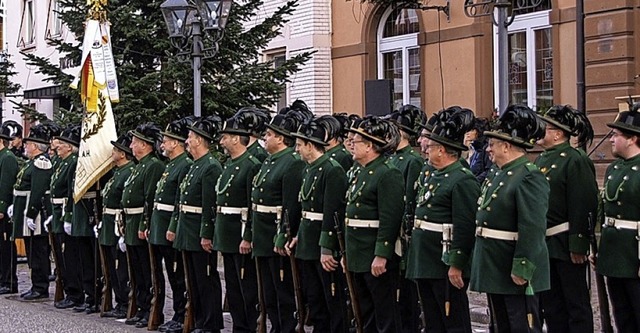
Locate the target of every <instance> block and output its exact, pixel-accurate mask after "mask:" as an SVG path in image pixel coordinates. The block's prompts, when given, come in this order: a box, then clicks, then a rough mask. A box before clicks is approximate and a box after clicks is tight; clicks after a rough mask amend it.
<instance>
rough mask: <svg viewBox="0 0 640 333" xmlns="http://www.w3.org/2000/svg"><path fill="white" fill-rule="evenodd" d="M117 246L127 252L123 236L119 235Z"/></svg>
mask: <svg viewBox="0 0 640 333" xmlns="http://www.w3.org/2000/svg"><path fill="white" fill-rule="evenodd" d="M118 248H119V249H120V251H122V252H127V244H125V243H124V237H120V239H118Z"/></svg>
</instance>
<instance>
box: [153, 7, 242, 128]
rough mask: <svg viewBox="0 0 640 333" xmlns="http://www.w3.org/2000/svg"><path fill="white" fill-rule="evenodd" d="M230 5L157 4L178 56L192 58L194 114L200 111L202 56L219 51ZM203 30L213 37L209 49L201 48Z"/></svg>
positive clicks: (211, 54)
mask: <svg viewBox="0 0 640 333" xmlns="http://www.w3.org/2000/svg"><path fill="white" fill-rule="evenodd" d="M232 4H233V0H166V1H165V2H163V3H162V4H161V5H160V10H161V11H162V16H163V17H164V21H165V23H166V25H167V31H168V32H169V39H170V40H171V44H172V45H173V46H174V47H175V48H177V49H178V50H180V52H179V53H178V57H179V58H180V59H188V57H189V56H190V57H191V60H192V66H193V114H194V115H195V116H196V117H200V116H201V114H202V112H201V102H202V97H201V92H200V84H201V82H200V70H201V67H202V59H203V58H205V59H206V58H211V57H213V56H214V55H215V54H216V53H218V41H219V40H220V39H221V38H222V36H223V32H224V28H225V26H226V24H227V20H228V18H229V12H230V11H231V5H232ZM203 31H204V34H207V35H210V36H212V37H213V45H212V47H211V48H205V47H204V44H203V40H202V37H203ZM189 43H191V48H190V49H189V48H188V47H189Z"/></svg>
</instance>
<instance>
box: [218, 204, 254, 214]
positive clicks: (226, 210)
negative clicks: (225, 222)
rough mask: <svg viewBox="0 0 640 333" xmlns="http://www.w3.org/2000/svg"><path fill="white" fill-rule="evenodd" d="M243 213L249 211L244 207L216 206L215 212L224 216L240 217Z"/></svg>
mask: <svg viewBox="0 0 640 333" xmlns="http://www.w3.org/2000/svg"><path fill="white" fill-rule="evenodd" d="M243 211H249V209H248V208H246V207H223V206H218V208H217V212H218V213H219V214H224V215H241V214H242V212H243Z"/></svg>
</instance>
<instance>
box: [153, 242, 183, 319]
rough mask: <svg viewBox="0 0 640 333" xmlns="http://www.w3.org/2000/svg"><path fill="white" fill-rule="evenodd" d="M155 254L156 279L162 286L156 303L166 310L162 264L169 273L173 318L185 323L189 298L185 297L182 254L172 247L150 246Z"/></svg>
mask: <svg viewBox="0 0 640 333" xmlns="http://www.w3.org/2000/svg"><path fill="white" fill-rule="evenodd" d="M150 246H151V247H152V248H153V251H154V253H155V257H156V258H155V259H156V273H155V274H156V278H157V281H158V284H159V286H160V295H158V298H157V299H156V301H157V302H158V303H159V304H160V309H164V302H165V298H166V296H165V288H166V283H165V280H164V271H163V269H162V262H163V261H164V266H165V268H166V271H167V277H168V279H169V285H170V286H171V291H172V293H173V318H172V320H175V321H177V322H183V321H184V312H185V308H184V307H185V305H186V304H187V298H186V297H185V296H184V293H185V291H186V284H185V282H184V265H183V264H182V254H181V253H180V252H178V251H177V250H175V249H174V248H173V247H172V246H165V245H153V244H150Z"/></svg>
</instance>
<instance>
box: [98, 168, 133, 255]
mask: <svg viewBox="0 0 640 333" xmlns="http://www.w3.org/2000/svg"><path fill="white" fill-rule="evenodd" d="M134 168H135V164H134V163H133V162H129V163H127V164H125V165H122V166H120V167H115V168H114V170H113V176H111V178H110V179H109V181H108V182H107V183H106V184H105V185H104V187H103V188H102V206H104V208H111V209H122V193H123V192H124V183H125V182H126V181H127V179H128V178H129V176H130V175H131V172H132V171H133V169H134ZM120 218H124V214H122V215H120ZM115 222H116V216H115V215H111V214H102V228H101V229H100V235H99V237H98V241H99V242H100V245H106V246H115V245H116V244H117V243H118V238H117V237H116V235H115V228H116V225H115ZM121 222H124V221H121Z"/></svg>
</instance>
